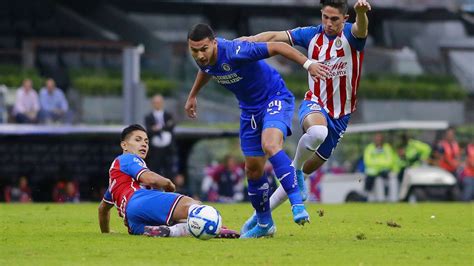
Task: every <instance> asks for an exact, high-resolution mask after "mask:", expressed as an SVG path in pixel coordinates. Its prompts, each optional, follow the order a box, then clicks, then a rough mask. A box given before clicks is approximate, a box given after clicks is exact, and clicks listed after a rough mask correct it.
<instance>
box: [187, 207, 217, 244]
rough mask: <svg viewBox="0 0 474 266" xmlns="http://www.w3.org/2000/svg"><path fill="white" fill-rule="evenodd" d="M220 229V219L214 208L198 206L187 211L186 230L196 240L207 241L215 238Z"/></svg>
mask: <svg viewBox="0 0 474 266" xmlns="http://www.w3.org/2000/svg"><path fill="white" fill-rule="evenodd" d="M221 227H222V218H221V215H220V213H219V211H217V210H216V209H215V208H214V207H211V206H207V205H198V206H197V207H194V208H193V209H191V210H189V213H188V230H189V232H190V233H191V234H192V235H193V236H194V237H195V238H197V239H201V240H208V239H211V238H214V237H216V236H217V235H218V234H219V233H220V231H221Z"/></svg>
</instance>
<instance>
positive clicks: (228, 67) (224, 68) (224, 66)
mask: <svg viewBox="0 0 474 266" xmlns="http://www.w3.org/2000/svg"><path fill="white" fill-rule="evenodd" d="M221 67H222V69H223V70H224V71H227V72H229V71H231V70H232V68H231V67H230V66H229V64H227V63H224V64H222V65H221Z"/></svg>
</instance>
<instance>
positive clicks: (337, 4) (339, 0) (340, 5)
mask: <svg viewBox="0 0 474 266" xmlns="http://www.w3.org/2000/svg"><path fill="white" fill-rule="evenodd" d="M321 6H322V8H325V7H327V6H330V7H334V8H337V9H339V11H340V12H341V13H342V14H343V15H345V14H347V12H348V11H349V5H348V4H347V0H321Z"/></svg>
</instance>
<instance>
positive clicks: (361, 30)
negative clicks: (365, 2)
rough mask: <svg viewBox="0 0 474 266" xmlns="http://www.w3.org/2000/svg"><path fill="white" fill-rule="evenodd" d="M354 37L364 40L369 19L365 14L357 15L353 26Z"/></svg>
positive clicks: (367, 31)
mask: <svg viewBox="0 0 474 266" xmlns="http://www.w3.org/2000/svg"><path fill="white" fill-rule="evenodd" d="M353 33H354V36H356V37H357V38H365V37H367V34H368V33H369V19H368V18H367V14H366V13H363V14H357V16H356V23H355V24H354V32H353Z"/></svg>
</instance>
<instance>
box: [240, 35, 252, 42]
mask: <svg viewBox="0 0 474 266" xmlns="http://www.w3.org/2000/svg"><path fill="white" fill-rule="evenodd" d="M235 40H237V41H246V42H256V41H257V40H256V39H255V37H254V36H242V37H239V38H237V39H235Z"/></svg>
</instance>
